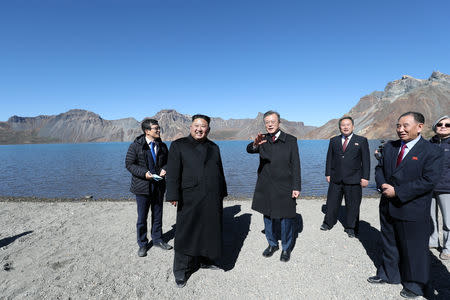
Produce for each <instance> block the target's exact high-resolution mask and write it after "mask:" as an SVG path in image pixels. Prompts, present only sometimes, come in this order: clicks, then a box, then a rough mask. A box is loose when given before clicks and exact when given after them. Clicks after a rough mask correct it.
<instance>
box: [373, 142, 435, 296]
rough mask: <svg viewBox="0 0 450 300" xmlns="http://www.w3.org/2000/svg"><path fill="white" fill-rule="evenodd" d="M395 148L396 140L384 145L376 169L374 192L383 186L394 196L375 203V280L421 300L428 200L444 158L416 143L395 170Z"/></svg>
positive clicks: (428, 228) (425, 280)
mask: <svg viewBox="0 0 450 300" xmlns="http://www.w3.org/2000/svg"><path fill="white" fill-rule="evenodd" d="M400 147H401V141H400V140H397V141H390V142H388V143H386V145H385V147H384V150H383V157H382V159H381V160H380V161H379V164H378V165H377V166H376V168H375V180H376V183H377V187H378V188H381V185H382V184H384V183H387V184H390V185H391V186H393V187H394V190H395V197H393V198H387V197H385V196H381V200H380V225H381V239H382V243H383V255H382V263H381V265H380V266H379V268H378V271H377V276H379V277H380V278H382V279H383V280H385V281H387V282H389V283H400V282H401V283H402V284H403V286H404V287H405V288H407V289H409V290H411V291H413V292H414V293H416V294H418V295H423V292H424V288H425V287H426V285H427V284H428V282H429V274H430V257H429V250H428V240H429V237H430V233H431V223H430V222H431V220H430V205H431V196H432V191H433V188H434V186H435V185H436V183H437V182H438V181H439V178H440V173H441V167H442V158H443V155H442V153H441V150H440V149H439V148H438V147H435V146H434V145H432V144H430V143H429V142H427V141H425V140H424V139H423V138H420V139H419V141H418V142H417V143H416V144H415V145H414V146H413V147H412V148H411V149H410V150H409V152H408V153H407V154H406V155H405V156H404V157H403V160H402V161H401V163H400V164H399V166H398V167H396V162H397V157H398V154H399V151H400Z"/></svg>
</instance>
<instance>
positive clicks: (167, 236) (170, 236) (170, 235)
mask: <svg viewBox="0 0 450 300" xmlns="http://www.w3.org/2000/svg"><path fill="white" fill-rule="evenodd" d="M176 227H177V226H176V224H173V225H172V229H170V230H169V231H167V232H166V233H163V235H162V236H161V239H162V240H163V241H164V242H166V243H168V242H169V241H171V240H173V239H174V238H175V229H176ZM172 246H173V245H172ZM152 247H153V241H150V242H149V243H148V249H149V250H150V249H151V248H152Z"/></svg>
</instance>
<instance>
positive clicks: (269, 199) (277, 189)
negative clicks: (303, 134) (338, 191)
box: [247, 111, 301, 262]
mask: <svg viewBox="0 0 450 300" xmlns="http://www.w3.org/2000/svg"><path fill="white" fill-rule="evenodd" d="M264 124H265V127H266V130H267V134H264V135H263V134H258V136H257V137H256V138H255V140H254V141H253V142H252V143H250V144H248V146H247V152H248V153H259V167H258V180H257V182H256V187H255V193H254V195H253V203H252V209H254V210H256V211H257V212H260V213H262V214H263V215H264V231H265V234H266V238H267V242H268V243H269V246H268V247H267V248H266V249H265V250H264V252H263V256H264V257H270V256H272V255H273V253H274V252H275V251H277V250H278V249H279V246H278V240H279V237H278V234H277V228H279V227H280V226H281V246H282V252H281V256H280V260H281V261H284V262H287V261H289V259H290V255H291V250H292V246H293V243H294V224H295V217H296V209H295V208H296V205H297V204H296V199H297V197H298V196H299V195H300V190H301V174H300V157H299V154H298V145H297V138H296V137H294V136H292V135H290V134H287V133H285V132H283V131H281V130H280V114H279V113H277V112H275V111H268V112H266V113H265V114H264Z"/></svg>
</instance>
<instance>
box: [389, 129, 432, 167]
mask: <svg viewBox="0 0 450 300" xmlns="http://www.w3.org/2000/svg"><path fill="white" fill-rule="evenodd" d="M424 142H425V140H424V139H423V138H422V137H421V138H420V140H419V141H418V142H417V143H416V144H415V145H414V147H413V148H412V149H411V150H409V151H408V153H407V154H406V155H405V156H404V157H403V159H402V161H401V162H400V164H399V165H398V167H395V165H396V164H397V157H398V150H399V149H400V147H398V148H396V149H397V155H396V156H395V158H394V159H393V160H392V161H393V162H394V172H393V173H396V172H398V171H400V170H401V169H403V168H404V167H405V165H406V164H407V163H408V161H409V160H411V159H412V157H417V155H418V154H419V153H420V152H421V151H422V148H423V145H424V144H423V143H424Z"/></svg>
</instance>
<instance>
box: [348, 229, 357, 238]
mask: <svg viewBox="0 0 450 300" xmlns="http://www.w3.org/2000/svg"><path fill="white" fill-rule="evenodd" d="M345 232H347V235H348V237H349V238H355V237H356V234H355V231H354V230H353V229H346V230H345Z"/></svg>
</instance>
